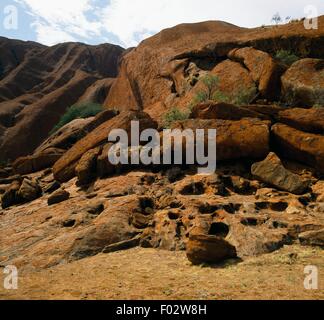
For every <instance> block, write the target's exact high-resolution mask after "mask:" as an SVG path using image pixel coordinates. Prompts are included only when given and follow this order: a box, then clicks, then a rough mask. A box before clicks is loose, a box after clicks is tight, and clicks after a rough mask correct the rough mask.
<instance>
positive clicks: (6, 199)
mask: <svg viewBox="0 0 324 320" xmlns="http://www.w3.org/2000/svg"><path fill="white" fill-rule="evenodd" d="M20 186H21V181H14V182H12V183H11V184H10V186H9V187H8V188H7V190H6V191H5V193H4V194H3V195H2V197H1V206H2V208H3V209H7V208H9V207H11V206H13V205H15V204H18V203H19V202H20V200H21V199H20V198H19V196H18V191H19V189H20Z"/></svg>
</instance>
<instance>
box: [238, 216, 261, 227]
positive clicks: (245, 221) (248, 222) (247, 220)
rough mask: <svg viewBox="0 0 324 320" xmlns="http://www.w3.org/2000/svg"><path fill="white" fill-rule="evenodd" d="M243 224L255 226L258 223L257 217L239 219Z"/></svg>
mask: <svg viewBox="0 0 324 320" xmlns="http://www.w3.org/2000/svg"><path fill="white" fill-rule="evenodd" d="M241 223H242V224H243V225H244V226H252V227H256V226H257V225H258V219H256V218H245V219H243V220H242V221H241Z"/></svg>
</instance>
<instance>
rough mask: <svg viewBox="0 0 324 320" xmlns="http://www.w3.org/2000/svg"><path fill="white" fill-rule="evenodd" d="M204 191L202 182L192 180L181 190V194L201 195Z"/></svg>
mask: <svg viewBox="0 0 324 320" xmlns="http://www.w3.org/2000/svg"><path fill="white" fill-rule="evenodd" d="M204 193H205V186H204V184H203V183H202V182H193V183H191V184H189V185H187V186H185V187H184V188H183V190H182V192H181V194H183V195H201V194H204Z"/></svg>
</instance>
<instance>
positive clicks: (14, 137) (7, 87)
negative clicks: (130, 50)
mask: <svg viewBox="0 0 324 320" xmlns="http://www.w3.org/2000/svg"><path fill="white" fill-rule="evenodd" d="M3 42H4V43H6V44H7V45H8V43H9V47H10V40H8V39H3V38H1V39H0V46H2V43H3ZM13 43H15V42H14V41H13ZM18 46H19V48H22V49H21V50H22V52H21V54H20V53H18V52H19V50H20V49H18V50H16V49H15V50H14V52H17V54H18V57H16V62H15V64H14V65H13V64H12V59H11V58H14V54H11V56H10V51H9V52H8V50H7V49H6V50H5V52H6V53H5V54H6V55H7V59H4V60H2V59H1V62H2V63H3V64H6V63H7V64H8V65H4V66H3V67H2V68H3V69H4V70H5V72H4V73H3V74H2V77H1V78H0V79H1V82H0V124H1V125H3V126H4V127H5V128H6V129H5V133H4V134H3V135H2V136H1V137H0V149H1V154H0V160H8V159H11V160H15V159H16V158H18V157H19V156H25V155H28V154H31V153H32V152H33V151H34V150H35V149H36V148H37V147H38V146H39V145H40V144H41V143H42V142H43V141H44V140H45V139H46V138H47V137H48V133H49V132H50V131H51V129H52V128H53V127H54V126H55V125H56V124H57V122H58V121H59V119H60V117H61V116H62V115H63V114H64V113H65V111H66V110H67V108H68V107H70V106H71V105H73V104H74V103H76V102H78V100H79V99H80V98H81V97H82V95H84V94H85V91H86V90H87V89H88V88H89V86H91V85H92V84H94V83H95V82H96V81H97V80H101V79H103V78H114V77H116V76H117V64H118V60H119V58H120V56H121V55H122V53H123V51H124V50H123V49H122V48H120V47H118V46H113V45H109V44H105V45H100V46H87V45H84V44H74V43H65V44H60V45H56V46H54V47H46V46H41V45H38V44H35V43H31V42H29V43H26V44H24V43H20V42H19V44H18ZM25 48H29V49H28V50H26V49H25ZM30 75H32V76H30ZM101 100H103V99H102V97H101ZM44 119H46V121H44ZM35 128H37V130H36V129H35Z"/></svg>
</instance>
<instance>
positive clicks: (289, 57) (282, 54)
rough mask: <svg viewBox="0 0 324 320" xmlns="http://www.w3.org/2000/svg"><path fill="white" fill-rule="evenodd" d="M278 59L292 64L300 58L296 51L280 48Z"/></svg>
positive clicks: (277, 54)
mask: <svg viewBox="0 0 324 320" xmlns="http://www.w3.org/2000/svg"><path fill="white" fill-rule="evenodd" d="M276 59H277V60H279V61H280V62H282V63H283V64H285V65H287V66H291V65H292V64H293V63H295V62H296V61H298V60H299V59H300V58H299V57H298V56H296V55H295V54H294V53H292V52H291V51H288V50H279V51H277V53H276Z"/></svg>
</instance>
